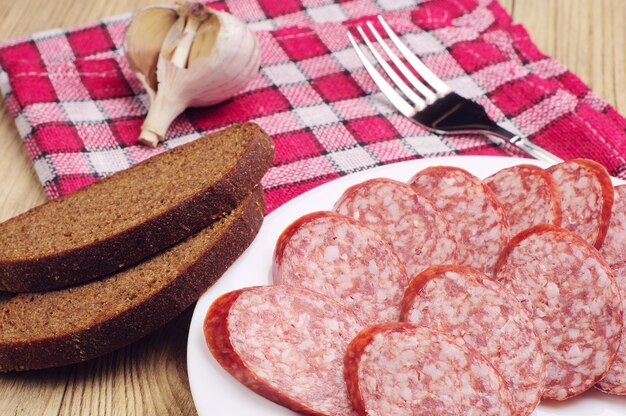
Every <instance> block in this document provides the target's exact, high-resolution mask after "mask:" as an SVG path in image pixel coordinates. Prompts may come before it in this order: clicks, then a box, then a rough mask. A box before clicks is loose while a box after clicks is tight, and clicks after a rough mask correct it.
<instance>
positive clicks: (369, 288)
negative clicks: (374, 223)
mask: <svg viewBox="0 0 626 416" xmlns="http://www.w3.org/2000/svg"><path fill="white" fill-rule="evenodd" d="M273 278H274V283H275V284H286V285H292V286H299V287H305V288H307V289H311V290H314V291H316V292H318V293H322V294H324V295H327V296H329V297H331V298H333V299H335V300H337V301H338V302H339V303H342V304H343V305H345V306H346V307H348V308H351V309H352V310H354V311H355V313H356V314H357V315H358V316H359V317H360V318H361V319H362V320H363V321H364V322H365V323H366V324H368V325H371V324H375V323H379V322H387V321H397V320H398V319H399V318H400V301H401V300H402V296H403V294H404V289H405V288H406V286H407V284H408V282H409V280H408V277H407V274H406V269H405V267H404V265H403V264H402V263H401V262H400V260H399V259H398V257H397V256H396V255H395V253H394V252H393V249H392V248H391V246H390V245H389V244H387V242H386V241H385V240H383V238H382V237H381V236H380V235H378V234H377V233H375V232H374V231H372V230H370V229H369V228H367V227H364V226H363V225H361V224H359V223H357V222H356V221H354V220H352V219H351V218H348V217H346V216H343V215H339V214H336V213H334V212H315V213H312V214H308V215H305V216H303V217H302V218H300V219H299V220H297V221H295V222H294V223H293V224H291V225H290V226H289V227H287V229H286V230H285V231H283V233H282V235H281V236H280V237H279V239H278V243H277V244H276V250H275V252H274V270H273Z"/></svg>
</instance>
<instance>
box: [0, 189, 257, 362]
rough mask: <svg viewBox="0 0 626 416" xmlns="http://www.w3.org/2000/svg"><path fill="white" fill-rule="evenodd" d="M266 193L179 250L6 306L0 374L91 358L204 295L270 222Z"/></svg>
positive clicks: (0, 322) (0, 318)
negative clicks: (265, 215)
mask: <svg viewBox="0 0 626 416" xmlns="http://www.w3.org/2000/svg"><path fill="white" fill-rule="evenodd" d="M263 209H264V205H263V192H262V190H261V189H260V188H259V189H257V190H255V191H254V192H253V193H252V194H251V195H250V196H249V197H248V198H246V199H245V200H244V202H243V203H242V204H241V205H240V206H238V207H237V208H236V209H235V210H234V211H233V212H232V213H230V214H228V215H227V216H225V217H223V218H222V219H220V220H219V221H215V222H214V223H212V224H211V225H209V226H208V227H207V228H205V229H203V230H202V231H200V232H199V233H197V234H196V235H194V236H192V237H189V238H188V239H187V240H185V241H183V242H181V243H179V244H177V245H175V246H173V247H172V248H170V249H168V250H166V251H164V252H162V253H159V254H157V255H156V256H154V257H152V258H150V259H148V260H146V261H144V262H142V263H139V264H138V265H136V266H133V267H131V268H129V269H126V270H124V271H122V272H120V273H117V274H114V275H111V276H109V277H106V278H104V279H99V280H94V281H91V282H88V283H84V284H82V285H79V286H74V287H71V288H66V289H61V290H55V291H51V292H45V293H21V294H19V295H16V296H15V297H13V298H12V299H10V300H9V301H7V302H6V303H5V304H4V305H2V307H1V308H0V310H1V313H0V371H2V372H6V371H13V370H17V371H22V370H31V369H41V368H49V367H57V366H61V365H66V364H72V363H77V362H81V361H86V360H89V359H92V358H95V357H98V356H100V355H103V354H106V353H108V352H111V351H114V350H116V349H118V348H121V347H123V346H125V345H127V344H130V343H132V342H133V341H136V340H138V339H140V338H142V337H143V336H145V335H147V334H148V333H149V332H151V331H153V330H155V329H157V328H158V327H160V326H162V325H164V324H165V323H167V322H168V321H170V320H171V319H173V318H174V317H176V316H177V315H178V314H180V313H181V312H182V311H183V310H185V309H186V308H187V307H188V306H189V305H191V304H192V303H193V302H194V301H196V300H197V299H198V297H199V296H200V295H201V294H202V293H204V291H206V289H207V288H208V287H209V286H211V285H212V284H213V282H215V280H216V279H218V278H219V277H220V276H221V275H222V274H223V273H224V272H225V271H226V269H227V268H228V267H229V266H230V265H231V264H232V263H233V262H234V261H235V260H236V259H237V257H239V256H240V255H241V253H243V251H244V250H245V249H246V248H247V247H248V245H249V244H250V243H251V242H252V240H253V239H254V236H255V235H256V233H257V232H258V230H259V228H260V226H261V223H262V221H263Z"/></svg>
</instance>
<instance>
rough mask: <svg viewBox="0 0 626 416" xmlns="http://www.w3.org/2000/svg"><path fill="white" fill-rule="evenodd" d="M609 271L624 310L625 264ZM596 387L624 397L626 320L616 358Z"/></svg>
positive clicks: (625, 292)
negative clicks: (617, 288) (615, 283)
mask: <svg viewBox="0 0 626 416" xmlns="http://www.w3.org/2000/svg"><path fill="white" fill-rule="evenodd" d="M611 270H612V271H613V276H614V277H615V280H616V281H617V285H618V286H619V289H620V294H621V295H622V307H623V309H624V310H626V262H624V263H621V264H616V265H614V266H612V267H611ZM596 387H597V388H599V389H600V390H602V391H604V392H607V393H610V394H619V395H626V318H624V321H622V342H621V344H620V347H619V350H618V352H617V357H616V358H615V361H614V362H613V365H612V366H611V368H610V369H609V371H608V372H607V373H606V375H605V376H604V378H603V379H602V380H600V382H599V383H598V384H597V385H596Z"/></svg>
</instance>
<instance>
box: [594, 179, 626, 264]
mask: <svg viewBox="0 0 626 416" xmlns="http://www.w3.org/2000/svg"><path fill="white" fill-rule="evenodd" d="M614 189H615V193H614V196H613V209H612V212H611V221H610V223H609V231H608V232H607V233H606V238H605V239H604V243H603V244H602V247H601V248H600V253H602V255H603V256H604V259H605V260H606V261H607V262H608V263H609V264H617V263H621V262H624V261H626V185H621V186H616V187H615V188H614Z"/></svg>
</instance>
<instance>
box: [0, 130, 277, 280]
mask: <svg viewBox="0 0 626 416" xmlns="http://www.w3.org/2000/svg"><path fill="white" fill-rule="evenodd" d="M273 154H274V148H273V142H272V139H271V138H270V137H269V136H267V135H266V134H265V133H264V132H263V131H262V130H261V129H260V128H259V127H258V126H257V125H255V124H252V123H247V124H241V125H237V126H235V127H231V128H228V129H225V130H222V131H219V132H217V133H214V134H211V135H208V136H207V137H205V138H202V139H199V140H196V141H195V142H192V143H188V144H185V145H183V146H180V147H177V148H175V149H173V150H171V151H168V152H166V153H163V154H161V155H158V156H155V157H153V158H151V159H149V160H147V161H145V162H143V163H140V164H138V165H136V166H134V167H132V168H130V169H127V170H125V171H122V172H119V173H117V174H114V175H111V176H110V177H108V178H105V179H103V180H102V181H99V182H97V183H94V184H92V185H90V186H88V187H86V188H83V189H81V190H79V191H77V192H75V193H73V194H70V195H67V196H65V197H62V198H59V199H57V200H55V201H52V202H48V203H47V204H44V205H41V206H38V207H36V208H33V209H31V210H30V211H28V212H26V213H24V214H22V215H20V216H17V217H15V218H12V219H10V220H8V221H6V222H4V223H2V224H0V290H5V291H9V292H32V291H43V290H50V289H55V288H61V287H66V286H70V285H73V284H77V283H82V282H86V281H88V280H91V279H94V278H96V277H100V276H105V275H107V274H110V273H114V272H116V271H118V270H121V269H122V268H124V267H126V266H128V265H131V264H134V263H136V262H138V261H140V260H142V259H144V258H146V257H149V256H151V255H153V254H154V253H157V252H159V251H161V250H163V249H165V248H167V247H169V246H171V245H173V244H175V243H177V242H178V241H181V240H183V239H184V238H186V237H188V236H190V235H192V234H194V233H195V232H197V231H199V230H200V229H202V228H204V227H206V226H207V225H208V224H210V223H211V222H212V221H214V220H215V219H217V218H219V217H220V216H222V215H223V214H224V213H226V212H229V211H231V210H232V209H233V208H235V206H237V204H238V203H239V202H241V201H242V200H243V198H245V196H246V195H248V194H249V193H250V190H251V189H252V188H253V187H254V186H255V185H256V184H257V183H259V181H260V180H261V178H262V177H263V174H264V173H265V172H266V171H267V169H268V167H269V166H270V164H271V162H272V158H273Z"/></svg>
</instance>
